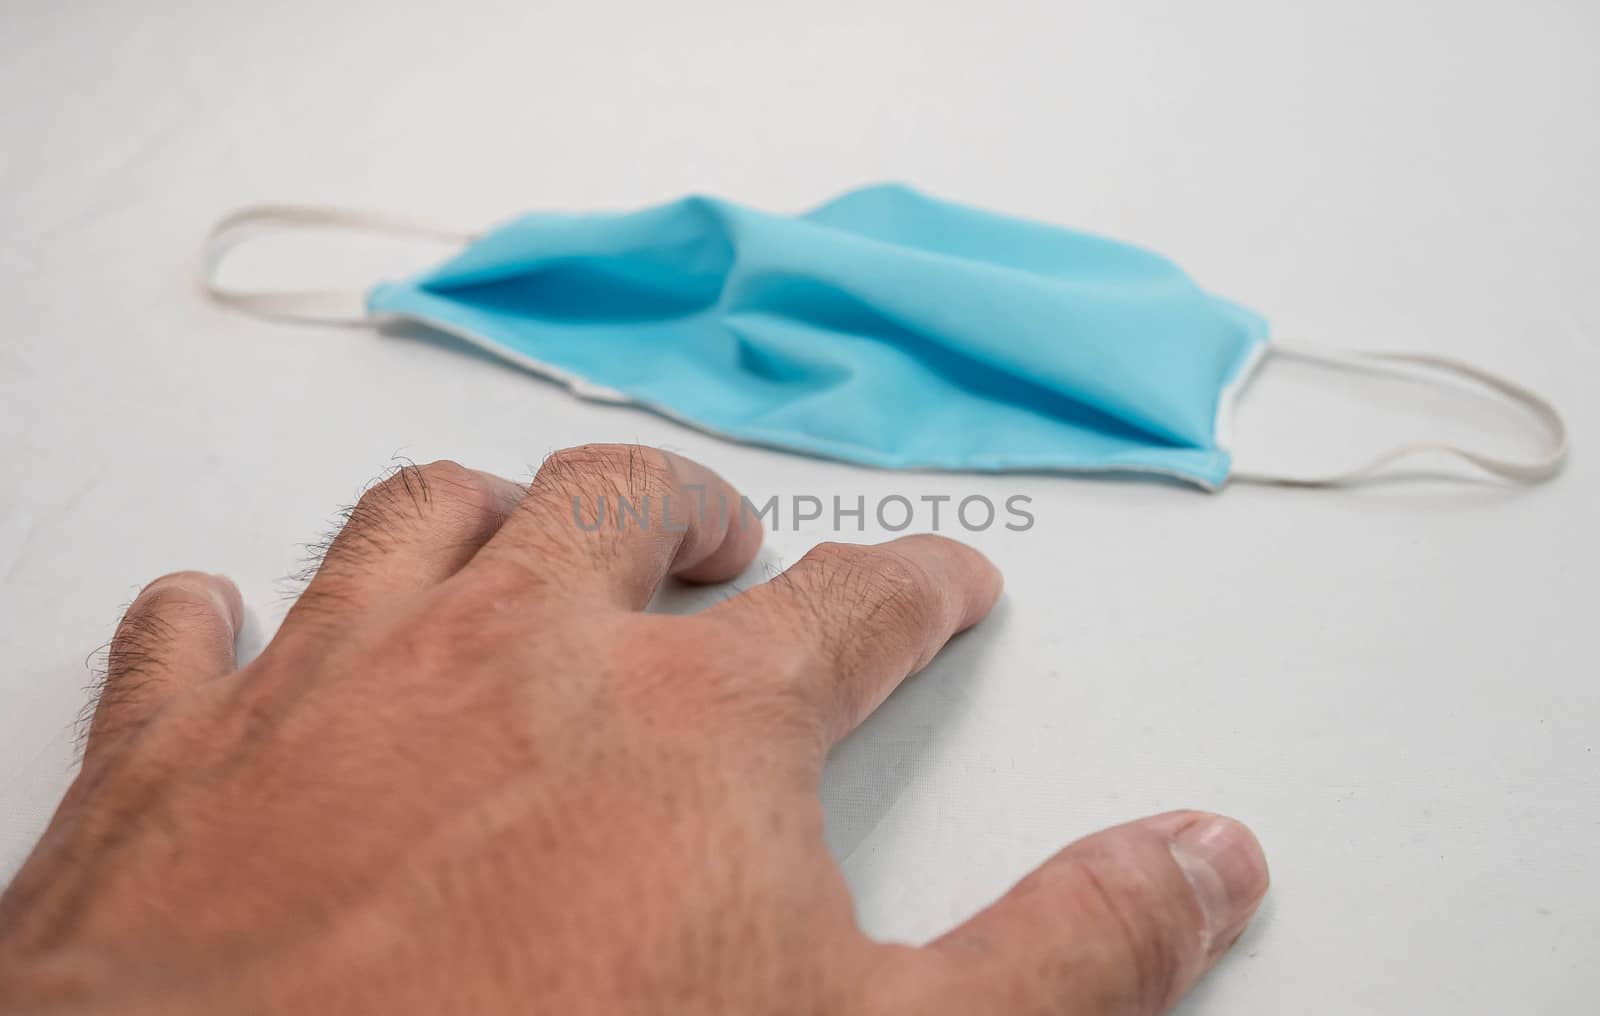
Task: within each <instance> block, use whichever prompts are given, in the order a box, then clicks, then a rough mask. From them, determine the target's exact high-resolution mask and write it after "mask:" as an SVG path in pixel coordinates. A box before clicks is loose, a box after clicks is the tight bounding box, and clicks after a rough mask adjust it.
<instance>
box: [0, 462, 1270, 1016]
mask: <svg viewBox="0 0 1600 1016" xmlns="http://www.w3.org/2000/svg"><path fill="white" fill-rule="evenodd" d="M702 475H703V476H705V477H706V481H705V482H706V483H707V484H711V483H713V482H714V483H718V484H720V483H721V482H722V481H720V479H718V478H716V477H715V476H714V474H710V473H709V472H706V471H704V470H703V469H702V468H701V467H698V466H695V465H693V464H692V463H687V462H685V461H684V460H681V459H677V458H676V457H673V456H670V455H667V454H666V453H662V452H658V451H655V450H650V449H643V448H640V447H639V446H627V445H624V446H615V445H595V446H585V447H582V448H578V449H571V450H567V451H563V452H558V453H555V454H553V455H551V456H550V457H549V458H547V459H546V460H545V462H544V463H543V464H542V465H541V466H540V468H539V470H538V472H537V474H536V476H535V480H534V482H533V484H531V485H530V487H529V488H528V489H527V491H526V493H525V494H524V492H523V489H522V488H518V487H516V486H515V485H511V484H509V483H508V482H507V481H501V480H498V479H497V478H494V477H489V476H487V474H480V473H475V472H472V471H469V470H466V469H465V468H464V467H462V466H459V465H457V464H455V463H451V462H439V463H430V464H428V465H424V466H417V465H416V464H414V463H411V462H409V461H406V462H402V463H400V464H399V465H398V466H396V467H395V468H394V469H393V470H391V472H390V473H389V474H388V475H386V476H384V477H382V478H380V479H379V480H378V481H377V482H376V483H375V484H373V485H371V486H370V487H369V488H368V489H367V490H366V491H364V492H363V493H362V496H361V497H360V499H359V500H358V501H357V503H356V504H355V505H353V506H352V507H351V508H350V509H348V510H347V511H346V513H345V514H344V519H345V524H344V526H343V527H342V529H341V530H340V532H339V533H337V534H336V535H334V536H331V537H330V538H328V539H326V540H324V541H323V544H322V545H321V548H320V550H319V551H318V554H319V557H320V561H319V564H318V566H317V567H316V568H315V570H314V572H313V573H312V574H311V575H310V576H309V577H308V580H307V582H306V584H305V588H304V590H303V594H302V595H301V597H300V598H299V600H298V601H297V602H296V603H295V605H294V607H293V608H292V609H291V610H290V611H289V612H288V616H287V617H286V618H285V620H284V623H283V626H282V628H281V629H280V631H279V633H278V635H277V637H275V638H274V640H273V642H272V643H271V644H270V645H269V646H268V647H267V648H266V649H265V650H264V651H263V652H262V653H261V655H260V656H259V657H257V658H256V659H255V660H254V661H252V662H251V663H250V664H249V665H248V666H247V667H245V668H243V669H232V671H231V672H230V673H221V672H220V671H221V670H222V669H225V668H224V667H223V664H224V662H225V661H227V660H229V659H231V647H229V646H225V645H222V644H221V643H222V642H223V641H225V640H226V638H228V637H231V636H232V635H233V633H234V630H235V628H234V626H235V625H236V624H237V620H236V617H237V611H238V609H239V608H238V606H237V603H238V601H237V594H236V592H232V591H231V587H229V586H226V585H224V584H223V583H222V580H218V579H216V578H214V577H211V576H203V575H199V574H198V573H187V574H186V577H185V578H184V579H183V583H184V584H183V586H182V587H181V588H180V587H178V586H176V585H175V586H173V587H172V588H171V589H169V590H167V591H165V592H164V591H163V590H162V589H160V588H156V589H154V590H153V591H152V590H150V589H147V591H146V593H145V594H141V596H140V597H139V598H138V599H136V600H135V601H134V603H133V604H132V605H131V606H130V607H129V608H128V612H127V615H126V616H125V618H124V621H123V624H122V625H121V626H120V627H119V629H118V632H117V634H116V635H115V636H113V639H112V640H111V641H110V642H109V643H108V644H107V646H106V648H105V654H106V663H105V667H106V670H105V676H104V677H102V678H101V679H100V681H99V683H100V684H101V685H102V686H103V691H102V693H101V694H100V695H99V702H98V706H97V708H98V710H99V713H98V714H97V716H96V717H94V718H93V719H91V720H89V721H88V728H89V729H88V741H87V748H86V750H85V764H84V769H83V772H82V773H80V775H79V778H78V780H77V781H76V782H75V784H74V786H73V788H72V790H71V791H70V792H69V795H68V798H67V799H66V800H65V801H64V802H63V804H62V807H61V809H60V810H59V811H58V813H57V816H56V818H55V819H54V820H53V822H52V825H51V827H50V829H49V830H48V831H47V832H46V835H45V837H44V839H43V840H42V841H41V843H40V845H39V847H38V848H37V849H36V850H35V852H34V854H33V856H32V857H30V859H29V861H28V862H27V863H26V864H25V865H24V866H23V869H22V870H21V871H20V872H19V873H18V875H17V878H16V880H15V881H14V882H13V884H12V885H11V886H10V887H8V888H7V889H6V891H5V893H4V894H3V895H0V1008H7V1007H8V1006H9V1005H10V1004H12V1003H13V1002H14V1003H16V1005H18V1006H19V1007H21V1008H25V1009H30V1010H31V1009H46V1008H48V1009H51V1010H52V1011H62V1012H68V1011H74V1010H75V1009H78V1008H83V1009H84V1011H89V1010H92V1009H96V1008H98V1009H100V1010H106V1009H115V1010H116V1011H118V1012H128V1013H135V1014H137V1013H144V1012H162V1013H166V1012H217V1011H229V1012H250V1011H263V1012H265V1011H301V1010H319V1011H341V1012H354V1013H362V1012H373V1013H377V1012H382V1013H391V1012H399V1011H419V1012H438V1011H485V1012H493V1011H521V1010H523V1009H525V1008H527V1007H528V1006H529V1005H530V1004H531V1005H532V1006H533V1007H534V1008H535V1009H537V1010H538V1011H551V1012H561V1013H563V1014H564V1016H565V1014H572V1016H620V1014H623V1013H627V1014H630V1016H632V1014H634V1013H648V1012H673V1013H688V1014H692V1016H711V1014H724V1013H726V1014H730V1016H731V1014H740V1016H744V1014H749V1013H757V1012H760V1013H772V1014H794V1016H820V1014H828V1016H836V1014H837V1016H878V1014H887V1013H891V1012H923V1013H929V1014H932V1016H956V1014H961V1016H966V1014H968V1013H973V1012H998V1011H1012V1006H1011V1003H1013V1002H1016V1001H1018V1000H1023V999H1028V1000H1032V1002H1033V1005H1034V1008H1033V1009H1032V1010H1031V1011H1035V1012H1038V1013H1040V1014H1041V1016H1042V1014H1043V1013H1046V1012H1051V1013H1064V1014H1068V1016H1113V1014H1124V1013H1130V1012H1133V1011H1134V1010H1131V1009H1129V1008H1127V1006H1128V1005H1129V1004H1130V995H1129V992H1130V985H1132V986H1135V987H1134V989H1133V990H1136V991H1137V993H1138V995H1139V997H1138V998H1137V999H1132V1000H1131V1001H1132V1002H1136V1003H1138V1005H1139V1006H1141V1008H1139V1009H1138V1011H1139V1012H1154V1011H1155V1010H1154V1008H1151V1006H1153V1005H1155V1001H1156V1000H1157V999H1158V998H1159V999H1160V1000H1167V999H1170V998H1172V997H1176V995H1177V994H1180V993H1181V992H1182V991H1183V990H1184V989H1186V988H1187V986H1188V985H1189V984H1190V983H1192V980H1193V978H1194V977H1195V976H1197V975H1198V973H1199V972H1200V970H1201V969H1203V967H1204V966H1205V965H1206V964H1207V963H1209V961H1210V958H1209V957H1206V956H1202V955H1198V954H1196V952H1195V949H1196V948H1197V942H1196V940H1195V937H1194V936H1193V935H1174V929H1173V928H1172V927H1170V926H1168V925H1167V924H1163V923H1162V922H1161V921H1160V920H1157V918H1158V917H1160V915H1163V914H1165V915H1171V914H1174V913H1190V912H1192V908H1193V907H1194V906H1195V903H1194V901H1193V899H1191V898H1188V897H1187V896H1184V897H1182V898H1178V897H1173V896H1171V895H1170V894H1171V893H1173V892H1177V893H1180V894H1184V893H1188V890H1187V888H1186V887H1185V886H1184V885H1183V879H1182V877H1181V876H1175V875H1174V872H1175V870H1176V869H1175V867H1174V862H1173V860H1172V855H1171V853H1170V851H1169V850H1168V849H1167V847H1166V844H1167V837H1169V836H1170V835H1171V832H1172V830H1173V829H1178V828H1183V827H1184V826H1185V825H1186V824H1188V823H1192V822H1193V821H1200V820H1201V819H1203V818H1204V816H1200V817H1192V818H1191V819H1184V820H1183V821H1177V820H1175V819H1174V817H1173V816H1161V817H1157V818H1154V819H1150V820H1146V822H1144V823H1135V824H1131V825H1130V826H1127V827H1121V828H1119V829H1117V830H1111V831H1109V832H1107V833H1102V834H1099V836H1098V837H1093V838H1091V839H1090V840H1086V841H1084V842H1083V843H1082V844H1079V845H1076V846H1074V847H1069V848H1067V850H1066V851H1064V852H1063V853H1062V854H1061V855H1058V856H1057V857H1056V858H1055V859H1052V860H1051V861H1050V862H1047V864H1046V865H1045V866H1044V868H1042V869H1041V871H1040V872H1039V873H1038V874H1036V875H1035V876H1033V877H1031V878H1030V879H1028V880H1025V881H1024V883H1022V884H1021V885H1019V887H1018V889H1016V890H1014V891H1013V892H1012V893H1010V894H1008V895H1007V897H1005V898H1004V899H1002V900H1001V901H1000V902H999V903H997V904H996V905H995V906H994V907H992V908H990V910H989V911H986V912H985V913H984V914H980V915H979V916H978V917H976V918H974V920H973V922H972V923H971V924H970V925H969V926H968V927H969V930H967V931H964V932H962V931H958V932H955V933H953V934H952V935H951V936H947V937H946V939H943V940H941V941H940V942H938V943H934V944H933V945H931V946H929V947H926V948H912V947H909V946H894V945H885V944H880V943H875V942H872V941H870V940H868V939H867V938H866V937H865V936H864V935H863V934H862V932H861V929H860V928H859V926H858V925H857V923H856V921H855V916H854V911H853V907H852V904H851V900H850V898H849V893H848V888H847V886H846V884H845V881H844V878H843V875H842V873H841V872H840V870H839V868H838V866H837V865H836V864H835V862H834V860H833V859H832V858H831V857H830V856H829V854H828V851H827V848H826V844H825V841H824V837H823V833H824V821H823V814H822V807H821V802H820V800H819V799H818V797H817V791H818V785H819V781H820V774H821V767H822V763H823V761H824V759H825V758H826V755H827V750H828V748H829V747H830V745H831V744H832V743H834V742H835V741H837V739H838V738H839V737H841V736H843V734H844V733H845V732H847V731H848V730H849V729H850V728H851V727H852V726H854V724H855V723H856V722H858V721H859V720H860V719H861V717H862V715H863V714H865V713H866V712H869V711H870V707H871V706H872V705H873V704H874V703H876V702H878V701H881V700H882V699H883V697H884V696H885V695H887V694H888V692H889V691H890V690H891V689H892V688H893V687H894V685H895V684H896V683H897V682H898V681H899V680H900V679H901V678H903V677H904V676H906V674H907V673H909V672H912V671H914V670H916V669H919V668H920V667H922V666H923V665H924V664H926V663H927V661H928V660H929V659H930V658H931V657H932V656H933V655H934V653H936V652H937V651H938V649H939V647H940V646H942V645H943V644H944V643H945V642H946V641H947V640H948V639H949V638H950V637H952V636H953V635H954V634H955V633H956V632H957V631H958V630H960V629H961V628H963V627H965V626H967V625H969V624H971V623H973V622H975V621H976V620H977V619H979V618H980V617H981V616H982V615H983V614H984V613H986V612H987V610H988V609H989V607H990V606H991V605H992V603H993V602H994V599H995V597H997V596H998V595H999V579H998V575H997V574H996V573H994V571H993V569H992V567H990V566H989V565H987V563H986V562H984V561H983V559H982V558H981V557H979V556H978V555H977V554H976V553H974V552H972V551H970V550H967V549H964V548H961V547H959V546H958V545H956V544H953V543H951V542H950V541H947V540H944V539H942V538H939V537H928V536H919V537H908V538H904V539H902V540H897V541H892V542H891V543H889V544H886V545H883V546H880V547H861V546H854V545H843V544H826V545H823V546H820V547H818V548H816V549H814V550H813V551H812V552H811V553H808V554H807V555H805V557H803V558H802V559H801V560H800V561H799V562H797V563H796V565H795V566H794V567H793V568H791V569H789V570H788V571H786V572H783V573H781V574H779V575H777V576H775V577H774V578H773V579H772V580H771V581H770V582H768V583H766V584H762V585H757V586H754V587H752V588H750V589H748V590H742V591H738V592H736V593H735V594H734V595H731V596H729V597H727V598H725V599H723V600H721V601H720V602H718V603H717V604H716V605H715V606H713V607H711V608H709V609H708V610H706V611H704V612H702V613H701V614H699V615H696V616H691V617H667V616H662V615H651V614H645V613H640V612H639V611H638V610H637V609H632V608H630V607H629V606H628V605H629V604H632V605H634V606H635V607H642V606H643V605H644V603H645V602H646V601H647V600H648V594H649V592H650V588H649V587H653V586H654V585H655V584H656V583H658V582H659V581H661V580H662V579H663V578H664V577H665V576H666V575H667V574H668V573H669V572H673V571H678V572H682V573H684V574H690V575H693V576H694V577H695V578H697V579H700V580H705V581H719V580H726V579H729V578H732V577H733V576H735V575H737V574H739V573H740V572H741V571H743V570H744V568H745V567H746V566H747V565H748V564H749V563H750V560H751V558H753V557H754V555H755V553H756V550H757V549H758V548H757V545H756V543H755V542H754V541H752V540H751V539H750V538H749V537H750V534H749V533H735V532H732V531H730V529H729V528H728V525H727V523H726V522H723V523H722V524H719V525H710V526H705V525H701V524H700V523H701V522H702V521H703V520H695V524H693V525H691V526H690V528H689V529H688V530H687V531H686V532H681V531H673V529H671V528H668V529H667V530H665V531H663V530H661V529H660V528H659V527H660V523H661V519H660V517H659V516H657V517H656V518H655V519H654V520H653V522H652V527H651V529H650V530H649V531H638V530H635V531H626V532H625V531H620V530H615V529H612V528H610V527H606V528H605V529H602V530H601V531H600V532H598V533H583V532H581V531H580V530H579V529H578V528H577V527H575V526H572V525H570V522H571V500H570V495H571V492H573V491H583V492H586V493H588V494H589V495H590V496H599V493H604V494H605V495H607V496H610V497H613V498H615V497H631V498H634V499H640V498H644V497H649V498H651V499H652V508H654V507H655V505H657V504H659V505H661V508H662V510H665V507H666V505H665V502H664V501H660V502H658V501H656V500H655V499H656V498H665V497H666V496H667V494H668V493H670V492H674V491H677V492H680V496H683V495H684V493H685V485H686V484H689V483H698V482H699V478H700V477H701V476H702ZM692 496H693V495H692V492H688V497H691V498H692ZM512 498H516V499H517V503H516V505H514V506H513V505H512V504H511V499H512ZM674 502H675V503H674V505H673V513H672V521H673V522H676V521H677V519H678V512H677V508H678V504H677V499H676V498H675V499H674ZM563 514H564V517H563ZM755 535H756V537H759V529H758V530H757V531H756V533H755ZM201 589H209V590H210V594H211V598H212V599H215V603H213V602H211V599H206V598H205V596H204V595H203V594H201V593H200V592H199V590H201ZM222 590H229V593H228V595H229V596H232V597H233V599H232V601H231V602H232V606H231V608H230V607H229V603H228V601H227V600H226V598H225V597H224V596H223V593H222ZM579 592H581V593H583V595H581V596H580V595H575V593H579ZM589 592H594V593H597V594H604V595H605V597H606V598H605V599H601V600H598V601H597V600H596V599H594V598H591V597H589V596H588V593H589ZM308 603H309V604H310V607H309V609H308V608H307V607H306V604H308ZM219 605H220V607H221V611H222V612H221V613H220V614H219V613H218V610H217V609H216V608H217V607H218V606H219ZM230 609H231V611H232V613H233V616H234V618H235V620H233V621H231V622H228V621H227V618H226V617H225V616H224V615H227V614H228V613H229V610H230ZM225 622H227V623H225ZM211 667H215V668H217V669H218V671H219V672H218V673H211V672H210V671H209V670H208V669H207V668H211ZM226 669H231V665H230V667H229V668H226ZM108 731H109V732H110V736H109V737H108V736H107V732H108ZM1219 821H1220V820H1219ZM1214 831H1215V830H1210V829H1208V830H1207V835H1208V839H1207V840H1206V843H1207V844H1208V845H1215V844H1219V843H1222V842H1224V841H1223V840H1221V839H1217V838H1215V837H1211V836H1210V834H1211V833H1212V832H1214ZM1245 836H1246V837H1247V834H1245ZM1249 842H1250V843H1252V844H1253V841H1249ZM1118 844H1120V846H1118ZM1158 846H1159V848H1160V849H1156V848H1157V847H1158ZM1208 849H1210V847H1209V846H1208ZM1252 849H1253V847H1252ZM1157 863H1159V864H1161V865H1165V867H1162V868H1159V869H1157V868H1150V867H1148V866H1149V865H1154V864H1157ZM1140 866H1147V867H1140ZM1219 870H1225V871H1234V870H1239V871H1245V872H1246V873H1248V872H1249V868H1248V865H1245V866H1242V867H1241V866H1238V865H1235V866H1233V867H1232V868H1227V867H1225V868H1222V869H1219ZM1259 877H1260V884H1259V885H1258V886H1255V887H1253V888H1250V889H1249V890H1248V891H1246V892H1242V893H1241V895H1240V897H1239V901H1238V905H1239V907H1240V911H1239V913H1238V915H1237V923H1238V924H1240V925H1241V926H1242V923H1243V921H1244V919H1245V918H1246V917H1247V916H1248V913H1249V911H1250V910H1253V908H1254V906H1255V904H1256V902H1257V901H1258V900H1259V898H1260V892H1262V891H1264V888H1265V870H1264V868H1262V869H1261V870H1260V875H1259ZM1040 908H1043V910H1044V911H1047V912H1048V913H1049V914H1050V915H1052V917H1051V919H1050V920H1048V921H1042V920H1041V919H1040V915H1039V914H1038V913H1032V914H1030V913H1029V910H1030V909H1032V910H1039V909H1040ZM1185 908H1190V909H1185ZM1059 915H1073V920H1071V921H1063V920H1061V919H1060V917H1059ZM1191 930H1192V929H1191ZM952 946H953V947H952ZM1063 963H1065V964H1066V965H1065V966H1063V965H1062V964H1063Z"/></svg>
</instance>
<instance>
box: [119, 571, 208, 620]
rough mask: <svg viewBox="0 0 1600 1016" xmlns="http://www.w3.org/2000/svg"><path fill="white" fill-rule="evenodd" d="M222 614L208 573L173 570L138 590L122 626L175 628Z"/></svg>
mask: <svg viewBox="0 0 1600 1016" xmlns="http://www.w3.org/2000/svg"><path fill="white" fill-rule="evenodd" d="M222 617H223V607H222V604H221V602H220V600H219V599H218V595H217V593H216V591H215V584H214V580H213V579H212V578H211V576H209V575H207V574H205V573H204V572H197V571H183V572H172V573H171V574H169V575H163V576H161V577H160V578H158V579H156V580H155V581H153V582H151V583H149V584H148V585H146V586H145V587H144V588H143V589H141V590H140V591H139V595H138V596H137V597H135V598H134V601H133V604H132V605H131V606H130V607H129V608H128V612H127V614H126V615H124V617H123V621H122V626H121V627H125V628H132V629H135V630H145V629H150V628H152V627H154V626H157V625H160V626H165V627H170V628H174V629H177V628H184V627H190V626H193V625H195V624H199V623H209V622H215V621H218V620H220V619H221V618H222ZM120 630H121V629H120V628H119V631H120Z"/></svg>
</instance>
